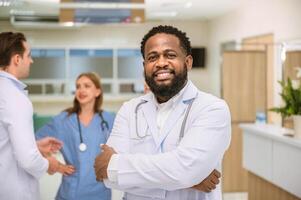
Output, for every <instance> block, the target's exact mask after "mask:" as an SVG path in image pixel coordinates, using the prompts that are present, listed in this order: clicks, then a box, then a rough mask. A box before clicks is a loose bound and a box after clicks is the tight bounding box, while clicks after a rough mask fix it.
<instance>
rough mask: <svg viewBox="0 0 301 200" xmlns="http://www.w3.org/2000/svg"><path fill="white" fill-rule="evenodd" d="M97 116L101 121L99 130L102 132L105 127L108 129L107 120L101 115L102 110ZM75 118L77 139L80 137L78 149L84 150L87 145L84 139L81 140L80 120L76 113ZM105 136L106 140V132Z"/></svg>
mask: <svg viewBox="0 0 301 200" xmlns="http://www.w3.org/2000/svg"><path fill="white" fill-rule="evenodd" d="M99 117H100V119H101V123H100V126H101V130H102V131H103V132H104V130H105V129H107V131H109V124H108V122H107V121H106V120H105V119H104V117H103V115H102V112H100V113H99ZM76 119H77V126H78V132H79V139H80V144H79V150H80V151H85V150H86V148H87V145H86V144H85V143H84V140H83V135H82V128H81V125H80V120H79V116H78V114H76ZM105 137H106V140H107V139H108V135H107V133H106V135H105Z"/></svg>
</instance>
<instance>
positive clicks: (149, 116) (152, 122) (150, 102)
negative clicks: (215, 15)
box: [142, 93, 160, 147]
mask: <svg viewBox="0 0 301 200" xmlns="http://www.w3.org/2000/svg"><path fill="white" fill-rule="evenodd" d="M143 99H144V100H146V101H147V103H145V105H144V106H142V111H143V114H144V116H145V118H146V122H147V124H148V127H149V129H150V132H151V134H152V136H153V139H154V141H155V143H156V146H157V147H158V146H160V143H159V137H158V134H159V130H158V127H157V109H156V104H155V102H154V99H153V95H152V94H151V93H150V94H149V95H146V96H144V98H143Z"/></svg>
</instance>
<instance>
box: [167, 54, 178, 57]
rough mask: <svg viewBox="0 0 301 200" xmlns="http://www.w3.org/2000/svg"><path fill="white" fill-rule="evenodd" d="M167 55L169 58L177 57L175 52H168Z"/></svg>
mask: <svg viewBox="0 0 301 200" xmlns="http://www.w3.org/2000/svg"><path fill="white" fill-rule="evenodd" d="M167 57H168V58H175V57H176V55H175V54H167Z"/></svg>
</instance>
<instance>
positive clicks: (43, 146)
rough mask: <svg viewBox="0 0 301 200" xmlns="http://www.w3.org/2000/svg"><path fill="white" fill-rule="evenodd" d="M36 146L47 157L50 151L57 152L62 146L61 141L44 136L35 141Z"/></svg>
mask: <svg viewBox="0 0 301 200" xmlns="http://www.w3.org/2000/svg"><path fill="white" fill-rule="evenodd" d="M37 146H38V148H39V151H40V152H41V153H42V155H43V156H44V157H47V156H49V155H51V154H52V153H56V152H58V151H59V150H60V149H61V148H62V146H63V143H62V142H61V141H60V140H58V139H56V138H53V137H45V138H42V139H40V140H38V141H37Z"/></svg>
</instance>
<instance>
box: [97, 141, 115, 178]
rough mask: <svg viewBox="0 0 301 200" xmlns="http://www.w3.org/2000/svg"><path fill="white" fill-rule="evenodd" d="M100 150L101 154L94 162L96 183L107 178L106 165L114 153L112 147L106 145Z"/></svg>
mask: <svg viewBox="0 0 301 200" xmlns="http://www.w3.org/2000/svg"><path fill="white" fill-rule="evenodd" d="M101 149H102V152H101V153H100V154H99V155H98V156H97V157H96V158H95V162H94V170H95V175H96V180H97V181H103V179H107V178H108V173H107V169H108V165H109V162H110V159H111V157H112V155H113V154H115V153H116V151H115V150H114V149H113V148H112V147H110V146H108V145H106V144H104V145H102V146H101Z"/></svg>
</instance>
